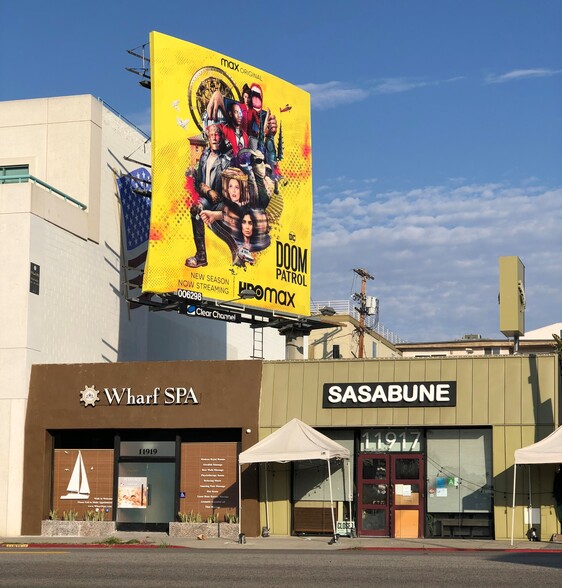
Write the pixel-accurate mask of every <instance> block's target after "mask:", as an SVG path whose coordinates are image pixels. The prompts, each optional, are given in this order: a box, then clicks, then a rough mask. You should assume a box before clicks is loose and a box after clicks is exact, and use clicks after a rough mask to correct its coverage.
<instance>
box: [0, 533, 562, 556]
mask: <svg viewBox="0 0 562 588" xmlns="http://www.w3.org/2000/svg"><path fill="white" fill-rule="evenodd" d="M112 537H115V538H117V539H119V540H121V541H122V542H123V543H121V544H118V545H117V546H118V547H131V548H142V547H161V548H163V547H183V548H189V549H240V550H253V549H259V550H293V551H301V550H322V551H334V550H345V549H354V550H403V551H411V550H447V551H489V550H496V551H512V550H515V551H549V552H562V543H558V542H551V541H527V540H516V541H515V542H514V544H513V546H511V544H510V541H509V540H490V539H482V540H480V539H390V538H388V537H381V538H364V537H362V538H351V537H341V538H340V539H339V541H338V542H337V543H336V544H330V540H331V538H330V537H316V536H314V537H286V536H272V537H247V538H246V543H244V544H240V543H238V542H236V541H232V540H229V539H217V538H213V539H203V540H200V539H195V538H191V537H170V536H168V534H167V533H125V532H120V531H117V532H115V533H114V534H113V535H112ZM104 539H106V538H99V539H96V538H92V537H41V536H27V537H0V549H2V548H9V547H23V546H28V547H47V546H53V545H56V546H59V545H65V546H67V547H81V546H82V547H84V546H93V547H98V546H100V545H107V544H104V543H102V542H103V541H104ZM131 540H136V541H139V543H133V544H129V545H125V543H126V542H127V541H131Z"/></svg>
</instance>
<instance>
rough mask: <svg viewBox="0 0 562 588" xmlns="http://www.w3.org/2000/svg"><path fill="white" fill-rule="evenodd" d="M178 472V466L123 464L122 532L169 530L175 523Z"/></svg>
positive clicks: (120, 489)
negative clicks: (171, 524)
mask: <svg viewBox="0 0 562 588" xmlns="http://www.w3.org/2000/svg"><path fill="white" fill-rule="evenodd" d="M175 469H176V465H175V463H162V462H160V463H158V462H156V463H154V462H153V463H146V462H144V463H143V462H127V463H120V464H119V477H118V482H117V519H116V520H117V529H118V530H121V531H133V530H143V531H144V530H152V531H160V530H162V531H167V530H168V524H169V523H170V522H171V521H174V520H175V486H176V484H175Z"/></svg>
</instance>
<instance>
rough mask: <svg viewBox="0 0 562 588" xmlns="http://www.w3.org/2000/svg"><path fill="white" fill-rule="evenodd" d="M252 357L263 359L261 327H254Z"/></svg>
mask: <svg viewBox="0 0 562 588" xmlns="http://www.w3.org/2000/svg"><path fill="white" fill-rule="evenodd" d="M252 359H263V327H262V328H261V329H254V334H253V350H252Z"/></svg>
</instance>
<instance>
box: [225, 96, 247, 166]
mask: <svg viewBox="0 0 562 588" xmlns="http://www.w3.org/2000/svg"><path fill="white" fill-rule="evenodd" d="M227 109H228V111H227V114H228V119H229V122H228V124H226V125H223V126H222V131H223V134H224V138H225V140H226V141H227V142H228V145H230V147H231V148H232V154H233V155H235V156H236V155H237V153H238V151H240V149H246V148H247V147H248V145H249V138H248V134H247V133H246V131H245V130H244V129H243V128H242V120H243V113H242V106H241V104H239V103H238V102H232V101H231V102H229V103H228V105H227Z"/></svg>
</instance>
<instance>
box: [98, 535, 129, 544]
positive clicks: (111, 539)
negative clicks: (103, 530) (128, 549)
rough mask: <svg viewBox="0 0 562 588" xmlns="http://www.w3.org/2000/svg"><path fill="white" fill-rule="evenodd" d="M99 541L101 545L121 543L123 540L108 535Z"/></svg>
mask: <svg viewBox="0 0 562 588" xmlns="http://www.w3.org/2000/svg"><path fill="white" fill-rule="evenodd" d="M100 543H102V544H103V545H121V543H123V541H122V540H121V539H119V537H113V536H112V537H108V538H107V539H104V540H103V541H100Z"/></svg>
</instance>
